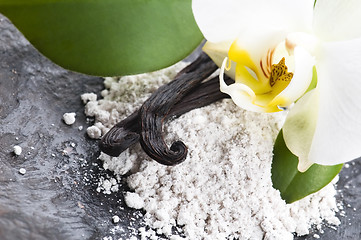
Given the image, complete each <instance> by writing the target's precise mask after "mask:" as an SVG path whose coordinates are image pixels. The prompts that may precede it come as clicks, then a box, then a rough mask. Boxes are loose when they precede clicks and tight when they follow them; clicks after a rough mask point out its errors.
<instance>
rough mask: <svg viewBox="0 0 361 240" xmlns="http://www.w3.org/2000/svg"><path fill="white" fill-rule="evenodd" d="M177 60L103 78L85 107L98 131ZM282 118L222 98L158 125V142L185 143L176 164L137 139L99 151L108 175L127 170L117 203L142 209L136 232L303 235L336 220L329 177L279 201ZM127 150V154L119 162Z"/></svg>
mask: <svg viewBox="0 0 361 240" xmlns="http://www.w3.org/2000/svg"><path fill="white" fill-rule="evenodd" d="M184 66H185V64H184V63H180V64H177V65H175V66H173V67H170V68H167V69H163V70H161V71H158V72H153V73H149V74H140V75H134V76H126V77H122V78H106V79H105V81H104V85H105V87H106V90H107V91H103V92H102V96H103V97H104V99H101V100H98V101H93V102H91V101H90V102H88V103H87V104H86V107H85V112H86V114H87V115H88V116H92V117H95V121H96V123H95V125H96V127H97V128H98V129H99V130H100V132H101V133H102V134H104V133H105V132H106V129H110V128H111V127H112V126H113V125H114V124H115V123H116V122H118V121H120V120H122V119H124V118H125V117H127V116H128V115H130V114H131V113H132V112H133V111H135V110H136V109H138V108H139V107H140V106H141V104H142V103H143V102H144V101H145V100H146V99H147V97H149V96H150V93H151V92H154V91H155V90H156V89H157V88H158V87H159V86H160V85H162V84H164V83H167V82H169V81H170V79H172V78H173V77H174V76H175V75H176V73H177V72H178V71H179V70H181V69H182V68H183V67H184ZM283 121H284V115H283V114H282V113H277V114H259V113H251V112H247V111H244V110H241V109H240V108H238V107H237V106H235V105H234V104H233V102H232V101H231V100H223V101H222V102H218V103H215V104H212V105H210V106H207V107H204V108H201V109H196V110H193V111H191V112H189V113H187V114H184V115H183V116H181V117H180V118H178V119H176V120H174V121H172V122H168V123H166V124H165V126H164V136H166V137H165V141H166V143H167V144H168V145H171V143H172V142H174V141H176V140H182V141H184V142H185V144H186V145H187V146H188V148H189V150H188V156H187V159H186V160H185V161H184V162H183V163H182V164H180V165H177V166H174V167H167V166H163V165H160V164H158V163H157V162H155V161H153V160H151V159H149V158H148V156H146V154H144V153H143V151H142V150H141V148H140V146H139V145H135V146H134V147H132V148H130V149H129V150H127V151H128V152H127V153H125V154H124V155H123V156H120V157H119V158H111V157H109V156H106V155H105V154H102V155H101V156H100V157H99V158H100V159H101V160H102V161H104V168H107V169H109V170H111V171H113V172H114V173H115V174H117V175H124V174H128V175H129V174H130V175H129V176H128V177H127V183H128V185H129V187H130V188H131V189H132V190H133V191H134V192H127V193H125V202H126V204H127V205H128V206H129V207H132V208H136V209H139V208H143V209H144V210H145V211H146V214H145V216H144V220H145V222H146V225H147V228H140V229H139V233H140V236H141V239H152V238H153V237H154V239H156V234H155V231H153V230H152V229H155V230H156V233H157V234H164V235H165V236H166V237H168V238H170V239H171V238H177V237H178V236H177V235H173V234H172V231H171V230H170V229H172V227H175V226H176V225H177V224H178V226H181V227H180V232H181V234H182V235H184V236H185V237H187V238H188V239H227V238H229V239H232V238H239V239H284V240H288V239H293V233H295V234H296V235H305V234H309V229H310V228H311V226H312V225H316V226H317V227H319V228H321V223H322V222H323V221H326V222H328V223H330V224H335V225H337V224H339V222H340V221H339V219H338V218H337V217H336V216H335V212H336V211H338V209H337V205H336V199H335V197H334V196H335V194H336V190H335V187H334V185H333V184H335V182H333V183H331V184H329V185H328V186H326V187H325V188H324V189H323V190H321V191H319V192H317V193H315V194H312V195H310V196H308V197H306V198H304V199H302V200H300V201H297V202H295V203H293V204H285V202H284V201H283V200H282V199H281V197H280V193H279V192H278V191H277V190H275V189H273V187H272V182H271V171H270V169H271V162H272V149H273V143H274V140H275V138H276V136H277V133H278V131H279V129H280V127H281V126H282V124H283ZM205 126H207V127H205ZM127 157H130V158H132V160H131V161H128V162H126V159H127ZM99 183H102V184H100V186H102V185H104V179H99ZM103 189H104V186H103ZM149 228H150V229H149ZM147 229H149V230H147ZM321 231H322V229H321Z"/></svg>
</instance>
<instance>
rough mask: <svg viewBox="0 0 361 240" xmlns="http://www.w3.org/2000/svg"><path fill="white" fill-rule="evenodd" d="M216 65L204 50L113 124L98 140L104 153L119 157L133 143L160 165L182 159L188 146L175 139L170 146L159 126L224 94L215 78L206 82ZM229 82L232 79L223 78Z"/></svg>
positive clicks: (178, 161)
mask: <svg viewBox="0 0 361 240" xmlns="http://www.w3.org/2000/svg"><path fill="white" fill-rule="evenodd" d="M216 69H217V66H216V65H215V64H214V63H213V62H212V61H211V60H210V59H209V57H208V56H207V55H205V54H204V53H203V54H201V55H200V56H199V57H198V59H197V60H196V61H194V62H193V63H191V64H190V65H189V66H187V67H186V68H185V69H183V70H182V71H180V72H179V73H178V74H177V76H176V77H175V79H174V80H173V81H172V82H170V83H168V84H167V85H163V86H162V87H160V88H159V89H158V90H157V91H156V92H155V93H154V94H152V96H151V97H150V98H149V99H148V100H147V101H146V102H145V103H144V104H143V105H142V107H141V109H140V110H139V111H136V112H134V113H133V114H132V115H130V116H129V117H128V118H126V119H124V120H123V121H121V122H119V123H118V124H116V125H115V126H114V127H113V128H112V129H111V130H110V131H109V132H108V133H107V134H106V135H105V136H104V137H103V139H102V140H101V142H100V148H101V150H102V151H103V152H105V153H107V154H109V155H111V156H118V155H119V154H120V153H121V152H122V151H124V150H125V149H127V148H128V147H129V146H131V145H133V144H134V143H136V142H138V141H139V142H140V144H141V146H142V148H143V150H144V151H145V152H146V153H147V154H148V155H149V156H150V157H151V158H153V159H155V160H156V161H158V162H159V163H161V164H165V165H175V164H178V163H180V162H182V161H184V159H185V157H186V155H187V148H186V146H185V144H184V143H183V142H180V141H176V142H174V143H173V144H172V146H171V147H170V148H168V146H167V145H166V144H165V142H164V140H163V137H162V125H163V123H164V121H165V120H166V119H168V118H170V117H178V116H180V115H181V114H183V113H185V112H188V111H190V110H192V109H194V108H198V107H202V106H205V105H208V104H210V103H212V102H215V101H217V100H219V99H222V98H225V97H227V95H225V94H223V93H221V92H220V91H219V83H218V77H216V78H213V79H211V80H209V81H207V82H203V83H202V81H203V80H204V79H206V78H208V77H209V75H211V74H212V73H213V72H214V71H215V70H216ZM226 81H228V83H230V82H231V81H232V80H230V79H229V78H226Z"/></svg>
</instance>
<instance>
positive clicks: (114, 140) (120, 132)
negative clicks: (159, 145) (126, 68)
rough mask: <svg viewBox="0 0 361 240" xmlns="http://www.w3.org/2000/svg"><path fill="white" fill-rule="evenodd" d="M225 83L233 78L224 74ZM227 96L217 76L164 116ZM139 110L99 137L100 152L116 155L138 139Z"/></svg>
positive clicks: (189, 94) (196, 89)
mask: <svg viewBox="0 0 361 240" xmlns="http://www.w3.org/2000/svg"><path fill="white" fill-rule="evenodd" d="M225 81H226V83H227V84H230V83H232V82H233V80H232V79H231V78H229V77H227V76H225ZM223 98H229V95H227V94H224V93H222V92H220V91H219V79H218V76H217V77H214V78H212V79H210V80H209V81H206V82H204V83H202V84H200V85H198V86H197V87H196V88H195V89H193V90H192V91H191V92H189V93H188V94H187V95H186V96H184V98H183V99H182V100H181V101H179V102H178V103H177V104H176V105H175V106H174V107H173V108H172V109H171V110H170V112H169V114H168V115H167V116H166V120H168V119H169V118H173V117H179V116H181V115H182V114H184V113H186V112H188V111H191V110H193V109H196V108H200V107H204V106H207V105H209V104H211V103H213V102H216V101H218V100H221V99H223ZM138 114H139V111H138V110H137V111H136V112H134V113H133V114H131V115H130V116H129V117H127V118H126V119H124V120H122V121H121V122H119V123H117V124H116V125H114V127H113V128H112V129H110V130H109V131H108V132H107V133H106V134H105V135H104V136H103V138H102V139H101V141H100V143H99V146H100V149H101V150H102V152H104V153H106V154H108V155H110V156H113V157H117V156H119V155H120V154H121V153H122V152H123V151H125V150H126V149H127V148H129V147H130V146H132V145H133V144H135V143H137V142H138V141H139V133H140V127H139V124H138V121H139V118H138Z"/></svg>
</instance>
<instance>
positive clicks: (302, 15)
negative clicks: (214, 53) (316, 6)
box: [192, 0, 313, 42]
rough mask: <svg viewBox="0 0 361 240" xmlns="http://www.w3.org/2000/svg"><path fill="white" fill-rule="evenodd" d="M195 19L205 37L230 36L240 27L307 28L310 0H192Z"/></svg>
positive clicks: (310, 17)
mask: <svg viewBox="0 0 361 240" xmlns="http://www.w3.org/2000/svg"><path fill="white" fill-rule="evenodd" d="M192 8H193V14H194V17H195V20H196V22H197V24H198V26H199V28H200V30H201V31H202V33H203V35H204V36H205V38H206V39H207V40H208V41H211V42H222V41H227V40H233V39H235V38H236V37H237V36H239V35H240V34H241V33H242V32H243V31H245V30H248V29H255V30H256V31H260V32H262V31H264V30H267V29H289V30H290V31H309V30H310V29H311V26H312V24H311V23H312V13H313V0H273V1H270V0H253V1H249V0H193V1H192Z"/></svg>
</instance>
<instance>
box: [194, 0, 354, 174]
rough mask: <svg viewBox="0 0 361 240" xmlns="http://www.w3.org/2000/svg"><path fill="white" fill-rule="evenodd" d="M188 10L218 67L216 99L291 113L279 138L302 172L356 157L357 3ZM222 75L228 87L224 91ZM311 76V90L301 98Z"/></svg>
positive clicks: (215, 2)
mask: <svg viewBox="0 0 361 240" xmlns="http://www.w3.org/2000/svg"><path fill="white" fill-rule="evenodd" d="M192 5H193V6H192V7H193V13H194V16H195V19H196V22H197V23H198V26H199V28H200V30H201V31H202V33H203V35H204V36H205V38H206V39H207V43H206V44H205V46H204V48H203V49H204V51H205V52H206V53H207V54H208V55H209V56H210V57H211V58H212V59H213V61H215V63H216V64H218V65H219V66H221V74H220V85H221V86H220V88H221V91H222V92H225V93H227V94H229V95H230V96H231V97H232V99H233V101H234V102H235V103H236V104H237V105H239V106H240V107H242V108H244V109H247V110H251V111H256V112H276V111H281V110H284V109H286V108H290V112H289V114H288V116H287V119H286V122H285V124H284V126H283V136H284V139H285V142H286V145H287V147H288V148H289V149H290V151H291V152H292V153H293V154H295V155H296V156H298V158H299V164H298V169H299V170H300V171H302V172H303V171H306V170H307V169H308V168H309V167H310V166H311V165H312V164H313V163H317V164H321V165H335V164H339V163H344V162H347V161H350V160H353V159H355V158H357V157H359V156H361V1H360V0H347V1H343V0H317V2H316V4H314V0H203V1H202V0H193V2H192ZM224 71H225V72H226V74H228V75H229V76H231V77H232V78H234V79H235V83H234V84H231V85H226V83H225V82H224V81H223V72H224ZM313 72H315V73H316V72H317V87H316V88H315V89H313V90H311V91H308V92H307V90H308V88H309V86H310V83H311V80H312V75H313ZM306 92H307V93H306ZM305 93H306V94H305ZM293 103H295V104H294V105H293ZM292 105H293V107H292Z"/></svg>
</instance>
